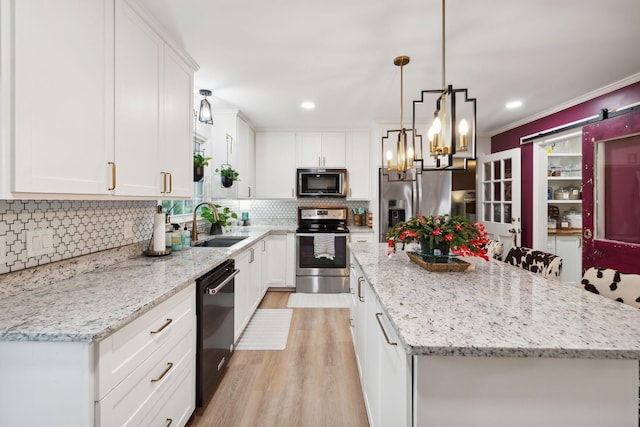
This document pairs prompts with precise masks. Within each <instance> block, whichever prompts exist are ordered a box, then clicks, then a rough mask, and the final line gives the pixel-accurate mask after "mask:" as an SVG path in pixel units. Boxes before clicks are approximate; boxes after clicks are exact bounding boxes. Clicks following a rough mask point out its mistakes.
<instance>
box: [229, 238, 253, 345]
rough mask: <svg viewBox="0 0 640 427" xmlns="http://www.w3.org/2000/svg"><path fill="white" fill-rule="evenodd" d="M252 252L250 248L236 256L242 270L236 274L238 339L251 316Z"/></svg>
mask: <svg viewBox="0 0 640 427" xmlns="http://www.w3.org/2000/svg"><path fill="white" fill-rule="evenodd" d="M249 258H250V253H249V251H248V250H246V251H244V252H242V253H241V254H239V255H238V256H236V257H235V258H234V260H235V262H236V269H237V270H240V272H239V273H238V274H237V275H236V277H235V281H234V285H235V292H234V297H233V303H234V307H233V330H234V333H233V337H234V338H233V340H234V342H237V341H238V338H240V335H241V334H242V331H243V330H244V328H245V326H247V323H249V317H250V308H251V306H250V304H251V301H250V293H251V292H250V290H249V281H250V279H251V272H250V268H249Z"/></svg>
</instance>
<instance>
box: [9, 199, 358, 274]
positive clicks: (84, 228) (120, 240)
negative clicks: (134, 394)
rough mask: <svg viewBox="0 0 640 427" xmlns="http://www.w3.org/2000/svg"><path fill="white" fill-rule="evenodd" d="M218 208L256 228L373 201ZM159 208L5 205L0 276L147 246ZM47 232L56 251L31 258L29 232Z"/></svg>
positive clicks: (138, 204)
mask: <svg viewBox="0 0 640 427" xmlns="http://www.w3.org/2000/svg"><path fill="white" fill-rule="evenodd" d="M215 203H217V204H220V205H222V206H228V207H229V208H231V209H233V210H234V211H235V212H237V213H238V215H240V212H242V211H248V212H249V215H250V219H251V220H254V223H259V222H260V221H259V220H269V219H278V220H280V219H290V220H292V221H295V220H296V219H297V215H298V206H346V207H348V208H349V210H350V212H351V209H353V208H365V209H366V208H368V206H369V202H368V201H347V200H344V199H315V198H310V199H299V200H215ZM156 205H157V202H156V201H154V200H149V201H128V200H127V201H115V200H114V201H109V200H108V201H104V200H0V251H1V252H4V255H5V256H4V258H3V257H2V255H3V253H0V274H4V273H10V272H15V271H19V270H24V269H26V268H29V267H36V266H41V265H45V264H49V263H52V262H56V261H61V260H67V259H71V258H75V257H78V256H81V255H87V254H92V253H95V252H99V251H104V250H107V249H114V248H119V247H122V246H126V245H130V244H132V243H140V242H144V241H146V240H148V239H149V238H150V237H151V232H152V229H153V214H154V213H155V210H156ZM349 217H350V218H351V215H350V216H349ZM45 228H50V229H52V230H53V247H54V252H53V253H49V254H45V255H39V256H31V257H29V256H28V254H27V245H26V240H27V230H37V229H45ZM199 228H200V227H199ZM204 228H205V229H206V228H207V227H204ZM125 230H127V233H126V237H125ZM3 244H4V248H3Z"/></svg>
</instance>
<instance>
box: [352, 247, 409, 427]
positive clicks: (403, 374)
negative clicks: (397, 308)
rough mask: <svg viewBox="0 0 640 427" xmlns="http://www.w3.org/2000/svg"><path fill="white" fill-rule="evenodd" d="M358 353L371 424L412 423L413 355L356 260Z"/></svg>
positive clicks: (355, 333)
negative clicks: (395, 329) (408, 352)
mask: <svg viewBox="0 0 640 427" xmlns="http://www.w3.org/2000/svg"><path fill="white" fill-rule="evenodd" d="M351 266H352V269H351V281H352V283H353V281H354V280H355V284H354V285H353V286H354V293H355V301H356V302H355V328H354V329H355V330H354V336H355V353H356V360H357V363H358V369H359V372H360V382H361V385H362V391H363V395H364V400H365V405H366V408H367V416H368V418H369V424H370V425H371V426H372V427H387V426H393V427H396V426H409V425H411V407H412V400H411V397H412V393H411V387H412V382H411V375H412V371H411V358H410V357H409V356H408V355H407V353H406V351H405V350H404V348H403V347H402V345H401V344H400V342H399V340H398V337H397V336H396V334H395V332H394V329H393V327H392V326H391V324H390V323H389V321H388V319H387V317H386V315H385V314H384V311H383V310H382V306H381V304H380V302H379V301H378V298H377V297H376V295H375V293H374V291H373V289H372V288H371V286H370V285H369V283H368V282H367V280H366V279H365V277H364V275H363V273H362V270H361V269H360V267H359V265H358V264H357V262H355V260H354V259H353V257H352V259H351Z"/></svg>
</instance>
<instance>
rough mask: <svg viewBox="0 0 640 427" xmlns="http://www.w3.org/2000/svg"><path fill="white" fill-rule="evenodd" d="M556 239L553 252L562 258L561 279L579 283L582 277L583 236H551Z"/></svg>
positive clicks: (566, 281) (570, 283) (567, 282)
mask: <svg viewBox="0 0 640 427" xmlns="http://www.w3.org/2000/svg"><path fill="white" fill-rule="evenodd" d="M549 240H555V244H554V251H553V252H552V253H554V254H556V255H558V256H559V257H561V258H562V274H561V276H560V280H561V281H562V283H565V284H568V285H578V284H579V283H580V280H581V279H582V236H580V235H575V236H555V237H552V236H549V238H548V239H547V241H549Z"/></svg>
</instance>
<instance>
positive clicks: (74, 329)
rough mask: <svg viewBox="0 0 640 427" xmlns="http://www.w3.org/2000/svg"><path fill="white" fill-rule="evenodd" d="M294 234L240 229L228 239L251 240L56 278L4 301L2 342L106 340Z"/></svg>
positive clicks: (262, 227) (0, 313)
mask: <svg viewBox="0 0 640 427" xmlns="http://www.w3.org/2000/svg"><path fill="white" fill-rule="evenodd" d="M293 231H295V226H268V225H256V226H249V227H237V228H236V229H235V230H233V231H232V232H230V233H225V235H235V236H238V235H241V236H247V237H248V238H247V239H245V240H242V241H241V242H239V243H237V244H235V245H233V246H232V247H229V248H203V247H191V248H188V249H183V250H181V251H176V252H173V253H171V254H170V255H168V256H165V257H157V258H150V257H146V256H144V255H142V254H140V255H138V256H135V257H133V258H129V259H126V260H123V261H120V262H117V263H115V264H112V265H109V266H99V268H97V267H98V266H96V268H94V269H92V270H88V271H86V272H84V273H82V274H78V275H76V276H74V277H71V278H66V279H63V280H56V278H55V274H54V275H53V278H52V279H51V283H48V284H47V285H46V286H44V285H42V286H39V287H37V288H29V287H28V286H25V287H24V289H22V290H20V291H19V292H15V293H10V294H7V295H6V296H5V297H3V298H0V341H75V342H94V341H100V340H102V339H104V338H105V337H107V336H108V335H110V334H111V333H113V332H114V331H116V330H117V329H119V328H121V327H122V326H124V325H126V324H127V323H129V322H130V321H132V320H134V319H135V318H137V317H138V316H140V315H141V314H143V313H145V312H146V311H148V310H150V309H151V308H153V307H155V306H156V305H158V304H160V303H161V302H162V301H165V300H166V299H168V298H170V297H171V296H172V295H174V294H176V293H178V292H179V291H180V290H182V289H184V288H185V287H187V286H188V285H189V284H191V283H193V281H194V280H195V279H196V278H198V277H200V276H202V275H203V274H204V273H206V272H207V271H209V270H211V269H212V268H214V267H215V266H217V265H218V264H220V263H221V262H222V261H224V260H226V259H229V258H231V257H233V255H234V254H236V253H237V252H239V251H242V250H243V249H244V248H246V247H248V246H251V245H252V244H253V243H255V242H256V241H257V240H259V239H261V238H262V237H264V236H266V235H267V234H270V233H282V232H293ZM138 253H139V252H138ZM76 262H82V261H76ZM37 268H38V267H36V269H37Z"/></svg>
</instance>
